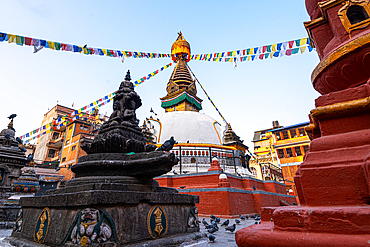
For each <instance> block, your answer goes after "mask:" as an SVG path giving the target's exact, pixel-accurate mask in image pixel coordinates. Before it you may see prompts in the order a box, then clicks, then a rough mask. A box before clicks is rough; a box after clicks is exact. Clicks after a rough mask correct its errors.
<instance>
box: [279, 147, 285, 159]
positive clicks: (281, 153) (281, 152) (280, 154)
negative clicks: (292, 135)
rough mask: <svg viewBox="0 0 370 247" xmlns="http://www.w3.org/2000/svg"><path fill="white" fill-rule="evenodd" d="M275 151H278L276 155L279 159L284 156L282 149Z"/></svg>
mask: <svg viewBox="0 0 370 247" xmlns="http://www.w3.org/2000/svg"><path fill="white" fill-rule="evenodd" d="M277 151H278V156H279V158H280V159H281V158H284V149H278V150H277Z"/></svg>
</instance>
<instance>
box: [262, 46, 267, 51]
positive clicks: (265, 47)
mask: <svg viewBox="0 0 370 247" xmlns="http://www.w3.org/2000/svg"><path fill="white" fill-rule="evenodd" d="M262 49H263V50H262V53H265V52H266V50H267V45H265V46H264V47H262Z"/></svg>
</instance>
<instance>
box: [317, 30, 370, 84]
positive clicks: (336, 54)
mask: <svg viewBox="0 0 370 247" xmlns="http://www.w3.org/2000/svg"><path fill="white" fill-rule="evenodd" d="M367 44H370V33H367V34H365V35H362V36H361V37H358V38H357V39H354V40H351V41H350V42H348V43H347V44H345V45H343V46H341V47H340V48H339V49H337V50H335V51H333V52H332V53H330V54H329V55H327V56H326V57H325V58H324V59H323V60H321V62H320V63H319V64H318V65H317V66H316V68H315V69H314V70H313V72H312V75H311V82H312V83H313V82H314V81H315V79H316V77H317V76H318V75H319V74H320V73H321V72H322V71H323V70H324V69H326V68H327V67H328V66H329V65H331V64H332V63H334V62H336V61H337V60H338V59H340V58H341V57H343V56H345V55H347V54H349V53H351V52H352V51H354V50H356V49H358V48H360V47H362V46H364V45H367Z"/></svg>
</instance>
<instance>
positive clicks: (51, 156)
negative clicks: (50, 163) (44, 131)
mask: <svg viewBox="0 0 370 247" xmlns="http://www.w3.org/2000/svg"><path fill="white" fill-rule="evenodd" d="M55 153H56V150H55V149H49V153H48V158H54V156H55Z"/></svg>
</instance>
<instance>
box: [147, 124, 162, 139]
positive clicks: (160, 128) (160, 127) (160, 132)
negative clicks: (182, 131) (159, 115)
mask: <svg viewBox="0 0 370 247" xmlns="http://www.w3.org/2000/svg"><path fill="white" fill-rule="evenodd" d="M149 120H151V121H154V122H158V123H159V135H158V141H157V143H159V142H160V141H161V134H162V123H161V121H159V120H156V119H154V118H149Z"/></svg>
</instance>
